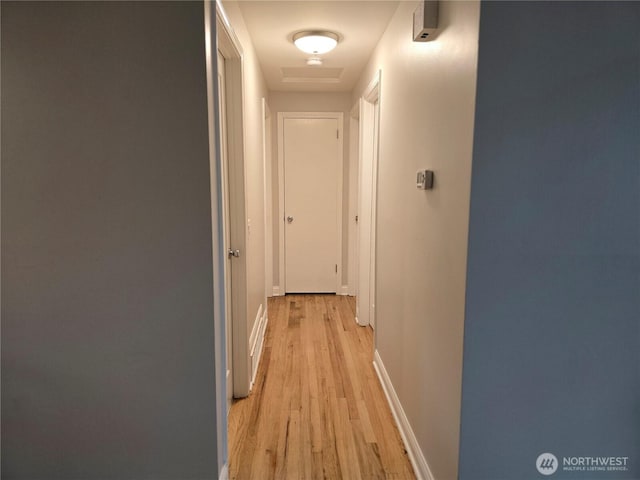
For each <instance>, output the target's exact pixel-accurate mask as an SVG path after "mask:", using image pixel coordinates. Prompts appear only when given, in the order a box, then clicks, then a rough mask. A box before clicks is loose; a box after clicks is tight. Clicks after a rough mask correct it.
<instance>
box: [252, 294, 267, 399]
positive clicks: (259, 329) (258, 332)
mask: <svg viewBox="0 0 640 480" xmlns="http://www.w3.org/2000/svg"><path fill="white" fill-rule="evenodd" d="M268 321H269V318H268V315H267V309H266V308H265V310H264V313H263V311H262V305H260V307H258V314H257V315H256V321H255V322H254V324H253V331H252V332H251V337H250V340H249V345H251V360H250V363H251V383H250V385H249V389H250V390H251V388H253V383H254V382H255V379H256V373H258V365H260V357H261V356H262V346H263V345H264V333H265V331H266V328H267V322H268Z"/></svg>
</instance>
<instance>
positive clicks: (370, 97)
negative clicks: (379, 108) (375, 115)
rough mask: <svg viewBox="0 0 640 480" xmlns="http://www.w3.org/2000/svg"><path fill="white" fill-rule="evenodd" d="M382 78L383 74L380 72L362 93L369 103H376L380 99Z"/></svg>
mask: <svg viewBox="0 0 640 480" xmlns="http://www.w3.org/2000/svg"><path fill="white" fill-rule="evenodd" d="M380 76H381V72H380V70H378V71H377V72H376V73H375V74H374V75H373V78H372V79H371V81H370V82H369V85H367V88H365V89H364V91H363V92H362V98H364V99H365V100H366V101H367V102H369V103H376V101H377V100H378V98H379V97H380Z"/></svg>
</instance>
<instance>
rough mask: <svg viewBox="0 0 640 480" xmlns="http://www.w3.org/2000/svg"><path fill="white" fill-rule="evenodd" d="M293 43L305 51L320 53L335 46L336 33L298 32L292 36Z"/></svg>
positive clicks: (336, 42) (313, 53) (314, 53)
mask: <svg viewBox="0 0 640 480" xmlns="http://www.w3.org/2000/svg"><path fill="white" fill-rule="evenodd" d="M293 43H294V44H295V45H296V47H298V48H299V49H300V50H302V51H303V52H305V53H310V54H312V55H320V54H323V53H327V52H330V51H331V50H333V49H334V48H336V45H337V44H338V35H336V34H335V33H333V32H325V31H305V32H298V33H296V34H295V35H294V36H293Z"/></svg>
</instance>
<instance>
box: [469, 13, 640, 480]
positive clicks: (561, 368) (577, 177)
mask: <svg viewBox="0 0 640 480" xmlns="http://www.w3.org/2000/svg"><path fill="white" fill-rule="evenodd" d="M479 42H480V43H479V46H480V49H479V71H478V86H477V110H476V123H475V139H474V155H473V173H472V191H471V218H470V232H469V255H468V280H467V299H466V319H465V343H464V368H463V370H464V373H463V409H462V430H461V453H460V477H459V478H460V479H461V480H501V479H504V480H525V479H539V478H563V479H568V478H571V479H581V480H582V479H609V478H615V479H640V277H639V275H640V274H639V272H640V3H637V2H628V3H595V2H585V3H582V2H568V3H555V4H554V3H552V2H540V3H537V2H536V3H534V2H515V3H507V2H485V3H483V4H482V9H481V15H480V40H479ZM545 452H549V453H553V454H554V455H555V456H556V457H557V458H558V459H559V461H560V462H561V463H562V462H563V459H562V458H563V457H585V456H628V457H630V458H629V460H628V462H629V463H628V471H626V472H601V471H599V472H589V471H586V472H585V471H581V472H564V471H562V465H561V466H560V469H559V470H558V471H557V472H556V473H555V474H554V475H553V476H549V477H546V476H543V475H541V474H539V473H538V471H537V469H536V464H535V462H536V458H537V457H538V455H539V454H541V453H545Z"/></svg>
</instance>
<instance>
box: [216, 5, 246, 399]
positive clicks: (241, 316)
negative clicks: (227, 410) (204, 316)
mask: <svg viewBox="0 0 640 480" xmlns="http://www.w3.org/2000/svg"><path fill="white" fill-rule="evenodd" d="M216 13H217V16H216V30H217V40H218V49H219V51H220V53H221V54H222V56H223V57H224V60H225V61H224V67H225V78H224V81H225V101H226V105H225V107H226V132H227V135H226V137H227V159H228V160H227V162H226V165H228V175H227V179H228V185H227V186H226V188H227V190H226V192H227V198H228V203H229V218H228V226H229V232H230V235H231V240H230V242H231V243H230V244H229V245H228V246H227V248H226V250H225V252H226V251H228V250H229V249H230V250H233V251H237V252H238V256H234V257H232V258H231V259H230V260H231V304H230V305H226V308H227V309H230V310H231V313H232V316H231V332H228V333H229V334H230V335H231V342H230V345H231V355H232V367H233V368H232V369H231V375H232V378H233V396H234V397H235V398H242V397H246V396H247V395H249V390H250V383H251V373H250V370H251V368H250V364H251V362H250V357H249V332H248V323H247V258H246V253H247V249H246V244H247V238H246V224H247V213H246V197H245V178H244V175H245V166H244V112H243V108H244V106H243V70H242V47H241V45H240V42H239V40H238V38H237V37H236V35H235V33H234V31H233V29H232V28H231V25H230V23H229V20H228V19H227V17H226V14H225V13H224V9H223V7H222V5H221V4H220V2H216ZM220 168H221V169H222V165H221V166H220Z"/></svg>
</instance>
